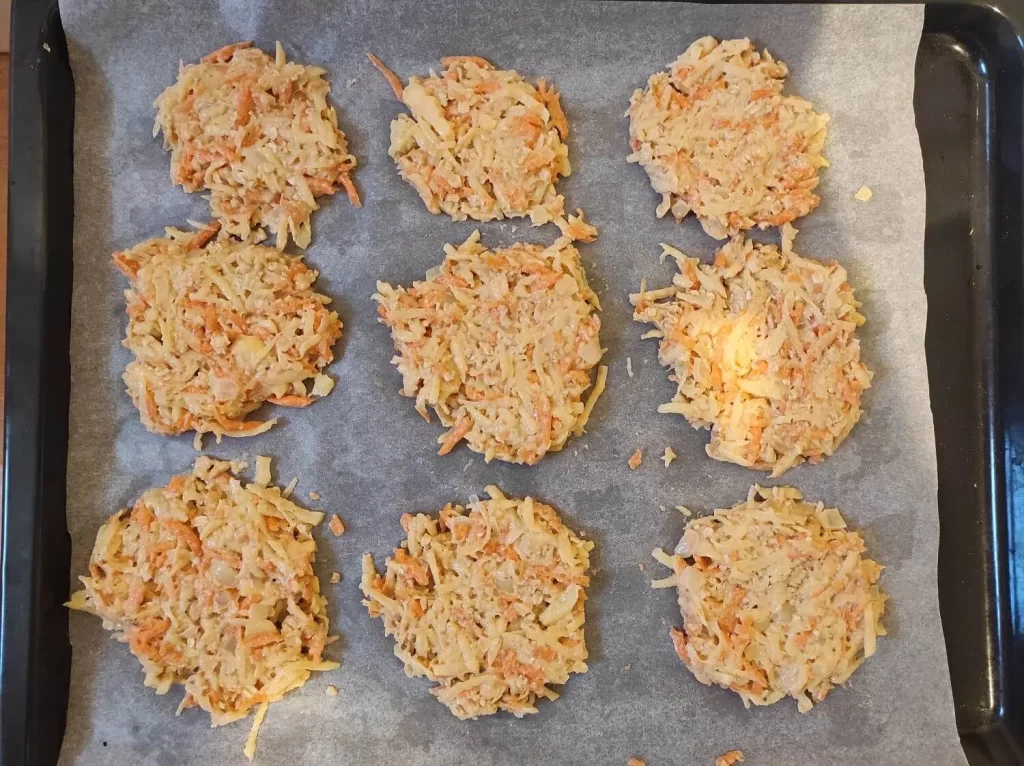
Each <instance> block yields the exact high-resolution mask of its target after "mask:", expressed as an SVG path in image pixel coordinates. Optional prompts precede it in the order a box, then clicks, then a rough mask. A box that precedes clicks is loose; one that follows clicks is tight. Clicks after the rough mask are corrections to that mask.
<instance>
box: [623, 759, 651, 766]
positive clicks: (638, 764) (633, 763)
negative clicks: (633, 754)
mask: <svg viewBox="0 0 1024 766" xmlns="http://www.w3.org/2000/svg"><path fill="white" fill-rule="evenodd" d="M626 763H627V766H647V761H643V760H641V759H639V758H630V759H629V760H628V761H627V762H626Z"/></svg>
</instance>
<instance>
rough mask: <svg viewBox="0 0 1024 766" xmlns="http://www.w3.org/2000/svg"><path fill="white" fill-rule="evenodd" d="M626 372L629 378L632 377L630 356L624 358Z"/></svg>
mask: <svg viewBox="0 0 1024 766" xmlns="http://www.w3.org/2000/svg"><path fill="white" fill-rule="evenodd" d="M626 372H627V373H628V374H629V377H631V378H632V377H633V357H631V356H627V357H626Z"/></svg>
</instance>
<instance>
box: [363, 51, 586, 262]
mask: <svg viewBox="0 0 1024 766" xmlns="http://www.w3.org/2000/svg"><path fill="white" fill-rule="evenodd" d="M370 60H371V61H372V62H373V64H374V66H376V67H377V68H378V69H379V70H380V71H381V72H382V73H383V74H384V75H385V77H387V79H388V82H389V83H390V84H391V87H392V89H393V90H394V91H395V95H396V96H397V97H398V98H399V99H400V100H401V101H402V103H404V104H405V105H406V106H407V107H408V108H409V111H410V114H402V115H399V116H398V118H396V119H395V120H394V122H392V123H391V149H390V154H391V157H392V158H394V160H395V162H396V163H397V165H398V170H399V172H400V173H401V175H402V178H404V179H405V180H406V181H407V182H408V183H409V184H411V185H412V186H413V188H415V189H416V191H417V192H418V193H419V195H420V197H421V198H422V200H423V203H424V204H425V205H426V206H427V210H429V211H430V212H431V213H442V212H443V213H446V214H447V215H450V216H451V217H452V218H453V219H454V220H456V221H464V220H466V219H467V218H472V219H474V220H477V221H492V220H495V219H501V218H510V217H512V218H520V217H524V216H529V217H530V219H531V221H532V222H533V224H534V225H535V226H539V225H541V224H544V223H548V222H554V223H556V224H557V225H558V226H559V228H560V229H561V230H562V233H563V235H565V236H567V237H570V238H572V239H578V240H582V241H588V242H589V241H590V240H592V239H594V238H595V237H596V236H597V229H595V228H594V227H593V226H590V225H589V224H587V223H585V222H584V221H583V214H582V213H578V216H569V218H568V219H566V218H565V199H564V198H563V197H562V195H560V194H558V192H557V190H556V189H555V184H556V183H557V182H558V179H559V177H560V176H568V175H569V173H570V166H569V150H568V148H567V147H566V144H565V141H566V139H567V138H568V134H569V123H568V122H567V121H566V119H565V114H564V113H563V112H562V106H561V102H560V101H559V96H558V92H557V91H556V90H555V89H554V88H553V87H551V86H549V85H548V84H547V83H546V82H545V81H544V80H540V81H539V82H538V83H537V87H534V86H533V85H531V84H530V83H528V82H526V80H524V79H523V77H522V75H520V74H519V73H518V72H514V71H506V70H501V69H495V68H494V67H493V66H492V65H491V64H490V63H489V62H487V61H485V60H484V59H482V58H479V57H477V56H450V57H447V58H444V59H441V63H442V65H443V70H442V73H441V75H437V74H434V73H433V72H431V74H430V76H429V77H412V78H410V80H409V84H408V85H405V86H402V84H401V81H400V80H399V79H398V78H397V77H396V76H395V75H394V74H393V73H392V72H391V71H390V70H389V69H388V68H387V67H385V66H384V65H383V64H382V63H381V62H380V60H379V59H377V58H376V57H374V56H371V57H370Z"/></svg>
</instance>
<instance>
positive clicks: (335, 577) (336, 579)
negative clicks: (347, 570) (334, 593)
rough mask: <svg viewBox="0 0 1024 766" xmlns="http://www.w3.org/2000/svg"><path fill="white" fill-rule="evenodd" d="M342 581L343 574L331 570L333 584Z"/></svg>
mask: <svg viewBox="0 0 1024 766" xmlns="http://www.w3.org/2000/svg"><path fill="white" fill-rule="evenodd" d="M340 582H341V575H340V574H338V573H337V572H331V585H337V584H338V583H340Z"/></svg>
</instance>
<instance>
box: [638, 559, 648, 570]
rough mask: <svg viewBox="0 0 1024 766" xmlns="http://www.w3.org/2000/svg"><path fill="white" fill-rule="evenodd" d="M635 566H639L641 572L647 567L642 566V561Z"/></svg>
mask: <svg viewBox="0 0 1024 766" xmlns="http://www.w3.org/2000/svg"><path fill="white" fill-rule="evenodd" d="M637 566H638V567H640V571H641V572H643V571H644V570H645V569H647V567H646V566H644V562H642V561H641V562H640V563H639V564H637Z"/></svg>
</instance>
